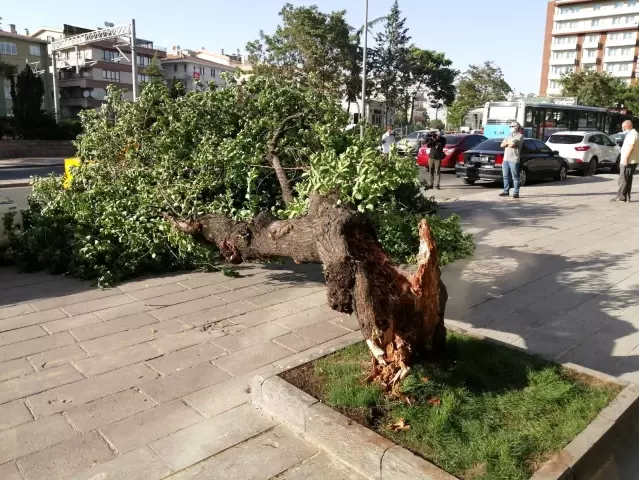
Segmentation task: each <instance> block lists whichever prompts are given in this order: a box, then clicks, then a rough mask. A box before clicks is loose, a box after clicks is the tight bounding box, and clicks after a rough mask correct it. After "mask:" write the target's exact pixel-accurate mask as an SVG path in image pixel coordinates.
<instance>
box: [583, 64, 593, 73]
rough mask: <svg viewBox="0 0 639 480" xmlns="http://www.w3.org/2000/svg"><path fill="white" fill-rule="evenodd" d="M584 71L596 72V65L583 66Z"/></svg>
mask: <svg viewBox="0 0 639 480" xmlns="http://www.w3.org/2000/svg"><path fill="white" fill-rule="evenodd" d="M583 70H584V72H594V71H595V65H594V64H590V65H584V66H583Z"/></svg>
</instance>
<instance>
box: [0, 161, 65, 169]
mask: <svg viewBox="0 0 639 480" xmlns="http://www.w3.org/2000/svg"><path fill="white" fill-rule="evenodd" d="M46 167H64V163H23V164H16V165H0V170H29V169H31V168H46Z"/></svg>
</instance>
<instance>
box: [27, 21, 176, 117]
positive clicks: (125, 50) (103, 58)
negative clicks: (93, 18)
mask: <svg viewBox="0 0 639 480" xmlns="http://www.w3.org/2000/svg"><path fill="white" fill-rule="evenodd" d="M93 30H95V29H86V28H81V27H75V26H72V25H64V28H62V29H52V28H46V27H44V28H40V29H39V30H37V31H36V32H34V33H33V34H32V37H33V38H39V39H44V40H46V41H49V42H50V41H52V40H58V39H60V38H64V37H68V36H73V35H79V34H81V33H87V32H91V31H93ZM116 45H117V41H116V40H103V41H98V42H95V43H92V44H90V45H83V46H80V47H78V48H77V50H76V49H75V48H70V49H68V50H62V51H60V52H58V57H57V68H58V85H59V90H60V91H59V95H60V116H61V117H62V118H69V117H76V116H77V115H78V114H79V112H80V111H82V110H84V109H87V108H99V107H100V106H102V104H103V103H104V100H105V95H106V88H107V86H108V85H115V86H117V87H120V88H124V89H126V90H127V92H126V93H125V94H124V98H125V99H128V100H132V99H133V74H132V69H131V49H130V47H129V46H126V45H119V46H116ZM165 57H166V49H164V48H160V47H155V46H154V45H153V42H152V41H150V40H143V39H140V38H138V39H137V42H136V59H135V61H136V62H137V66H138V81H139V82H140V83H141V82H145V81H148V77H147V75H146V74H145V68H146V67H148V66H149V65H150V64H151V63H152V61H153V59H154V58H157V59H158V60H159V61H161V60H162V59H164V58H165Z"/></svg>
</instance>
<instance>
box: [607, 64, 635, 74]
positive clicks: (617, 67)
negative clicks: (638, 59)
mask: <svg viewBox="0 0 639 480" xmlns="http://www.w3.org/2000/svg"><path fill="white" fill-rule="evenodd" d="M630 70H631V64H629V63H607V64H606V72H608V73H613V72H629V71H630Z"/></svg>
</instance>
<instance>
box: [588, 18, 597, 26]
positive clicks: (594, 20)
mask: <svg viewBox="0 0 639 480" xmlns="http://www.w3.org/2000/svg"><path fill="white" fill-rule="evenodd" d="M590 26H591V27H598V26H599V19H598V18H594V19H592V20H590Z"/></svg>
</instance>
